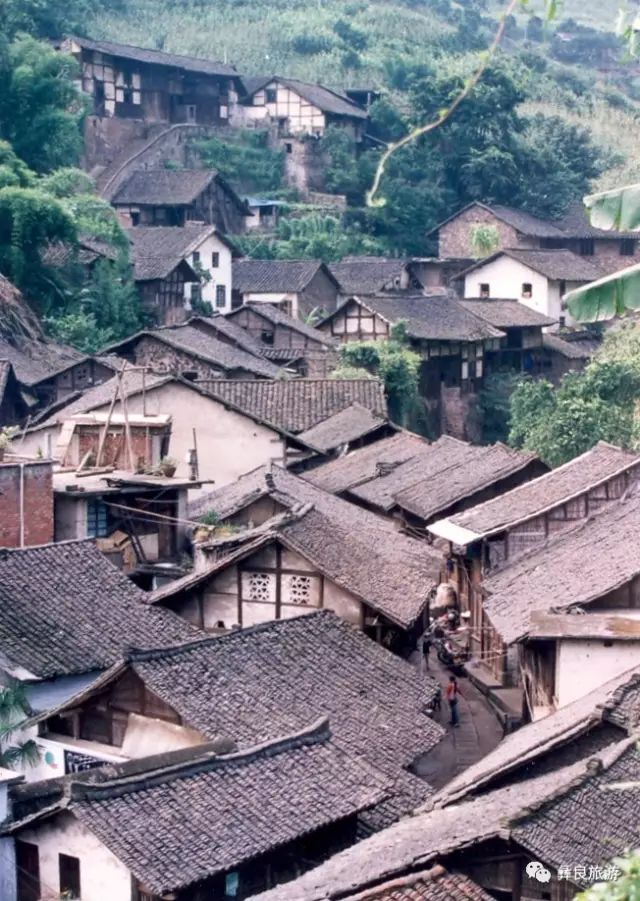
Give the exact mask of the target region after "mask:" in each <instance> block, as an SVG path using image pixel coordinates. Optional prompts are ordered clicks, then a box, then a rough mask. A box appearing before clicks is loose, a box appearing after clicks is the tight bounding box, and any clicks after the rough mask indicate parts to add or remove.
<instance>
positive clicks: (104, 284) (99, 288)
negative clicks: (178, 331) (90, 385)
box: [44, 254, 143, 354]
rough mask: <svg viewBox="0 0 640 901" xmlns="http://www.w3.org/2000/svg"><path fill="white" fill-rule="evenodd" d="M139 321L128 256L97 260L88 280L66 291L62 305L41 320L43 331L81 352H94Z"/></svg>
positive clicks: (137, 325)
mask: <svg viewBox="0 0 640 901" xmlns="http://www.w3.org/2000/svg"><path fill="white" fill-rule="evenodd" d="M142 325H143V316H142V311H141V308H140V300H139V297H138V293H137V290H136V287H135V284H134V282H133V278H132V273H131V267H130V265H129V261H128V258H127V256H126V255H125V254H122V255H121V256H120V257H119V259H118V260H117V261H115V262H113V261H111V260H107V259H105V260H100V261H98V262H97V263H96V265H95V267H94V269H93V272H92V274H91V277H90V278H89V280H88V281H87V282H86V283H85V284H82V285H81V286H80V287H76V288H75V291H74V290H73V288H71V290H70V291H69V294H68V296H67V297H66V299H65V302H64V305H63V306H62V308H61V309H60V310H59V311H56V313H55V315H52V316H49V317H47V318H45V320H44V326H45V329H46V331H47V333H48V334H49V335H50V336H51V337H52V338H54V339H55V340H56V341H60V342H62V343H63V344H70V345H71V346H72V347H76V348H77V349H78V350H81V351H82V352H83V353H87V354H92V353H96V351H98V350H99V349H100V348H101V347H104V346H105V345H107V344H111V343H113V342H115V341H118V340H120V339H122V338H126V337H127V336H128V335H131V334H133V333H134V332H136V331H138V330H139V329H140V328H141V327H142Z"/></svg>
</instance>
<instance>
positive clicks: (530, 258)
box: [458, 248, 605, 282]
mask: <svg viewBox="0 0 640 901" xmlns="http://www.w3.org/2000/svg"><path fill="white" fill-rule="evenodd" d="M499 257H510V258H511V259H512V260H516V261H517V262H518V263H522V265H523V266H528V267H529V268H530V269H533V271H534V272H539V273H540V274H541V275H544V276H546V277H547V278H549V279H551V280H552V281H566V282H592V281H595V279H598V278H601V277H602V276H603V275H604V274H605V273H604V271H603V269H602V268H601V267H600V266H599V265H598V263H597V262H596V261H595V259H594V258H593V257H581V256H579V255H578V254H577V253H573V251H571V250H524V249H521V248H517V249H512V248H505V249H504V250H499V251H498V252H497V253H494V254H492V256H490V257H487V258H486V259H484V260H479V261H478V262H477V263H474V264H473V266H469V268H468V269H465V270H464V271H463V272H460V273H459V274H458V277H463V276H465V275H468V274H469V273H470V272H475V271H476V270H479V269H480V270H481V269H482V267H483V266H486V265H488V264H489V263H492V262H493V261H494V260H496V259H498V258H499Z"/></svg>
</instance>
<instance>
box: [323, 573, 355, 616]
mask: <svg viewBox="0 0 640 901" xmlns="http://www.w3.org/2000/svg"><path fill="white" fill-rule="evenodd" d="M323 607H324V609H325V610H333V612H334V613H335V614H336V615H337V616H339V617H340V619H343V620H345V622H348V623H353V624H354V625H356V626H358V627H359V626H360V625H361V623H362V604H361V603H360V601H359V600H358V599H357V598H354V597H353V595H352V594H349V592H348V591H345V590H344V588H341V587H340V586H339V585H335V584H334V583H333V582H330V581H329V580H328V579H325V580H324V603H323Z"/></svg>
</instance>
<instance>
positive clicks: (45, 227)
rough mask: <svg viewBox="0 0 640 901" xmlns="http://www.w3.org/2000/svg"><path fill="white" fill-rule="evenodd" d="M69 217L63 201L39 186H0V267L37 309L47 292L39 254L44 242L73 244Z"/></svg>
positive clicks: (47, 277)
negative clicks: (33, 302)
mask: <svg viewBox="0 0 640 901" xmlns="http://www.w3.org/2000/svg"><path fill="white" fill-rule="evenodd" d="M76 238H77V230H76V225H75V222H74V220H73V217H72V216H71V214H70V213H69V212H68V210H67V209H65V207H64V205H63V203H62V202H61V201H60V200H58V199H57V198H55V197H52V196H51V195H50V194H46V193H45V192H44V191H42V190H41V189H40V188H15V187H9V188H1V189H0V271H1V272H3V273H5V274H6V275H7V277H8V278H9V279H10V280H11V281H13V282H14V283H15V284H16V285H17V286H18V288H20V289H21V290H22V291H24V293H25V294H26V296H27V297H28V298H30V299H31V300H33V301H35V302H36V304H37V305H38V306H39V308H40V312H43V311H45V310H46V305H47V304H46V300H45V298H46V297H47V296H49V294H50V292H51V282H50V273H49V271H48V270H47V267H46V266H45V264H44V263H43V259H42V254H43V251H44V249H45V248H46V246H47V244H49V243H53V242H58V241H59V242H64V243H70V244H74V243H75V241H76Z"/></svg>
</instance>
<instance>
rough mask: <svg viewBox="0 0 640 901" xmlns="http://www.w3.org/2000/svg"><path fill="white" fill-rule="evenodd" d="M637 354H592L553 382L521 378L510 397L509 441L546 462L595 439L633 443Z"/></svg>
mask: <svg viewBox="0 0 640 901" xmlns="http://www.w3.org/2000/svg"><path fill="white" fill-rule="evenodd" d="M638 362H639V361H638V360H625V361H623V360H606V359H604V360H600V359H598V358H596V359H595V360H594V361H593V362H592V363H590V364H589V365H588V366H587V368H586V369H585V371H584V372H570V373H567V375H565V376H564V378H563V379H562V382H561V383H560V385H559V386H558V387H557V388H554V387H553V385H551V384H550V382H548V381H546V380H544V379H542V380H538V381H532V380H528V379H527V380H523V381H522V382H521V383H520V384H519V385H518V386H517V387H516V389H515V391H514V392H513V395H512V397H511V408H510V422H511V429H510V433H509V443H510V444H511V445H513V446H514V447H519V448H524V449H525V450H531V451H535V452H536V453H537V454H538V455H539V456H540V457H541V458H542V459H543V460H544V461H545V462H546V463H548V464H549V465H550V466H559V465H560V464H562V463H566V462H567V461H568V460H571V459H573V458H574V457H576V456H578V455H579V454H582V453H584V452H585V451H587V450H589V449H590V448H592V447H593V446H594V444H596V443H597V442H598V441H609V442H611V443H612V444H618V445H621V446H622V447H635V446H636V445H637V441H638V427H637V422H636V398H637V397H638V393H639V392H640V366H639V365H638Z"/></svg>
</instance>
